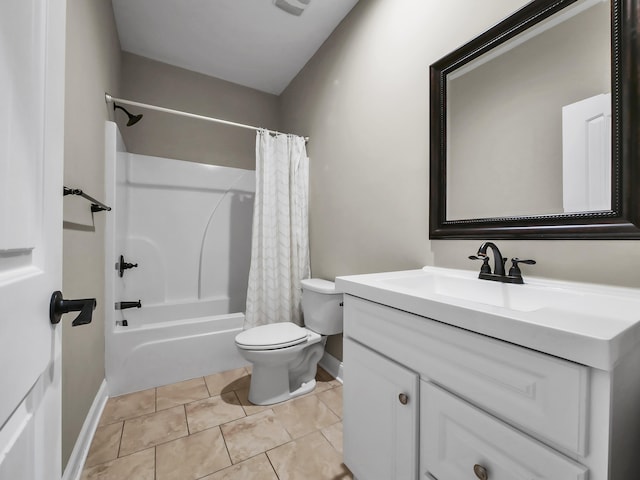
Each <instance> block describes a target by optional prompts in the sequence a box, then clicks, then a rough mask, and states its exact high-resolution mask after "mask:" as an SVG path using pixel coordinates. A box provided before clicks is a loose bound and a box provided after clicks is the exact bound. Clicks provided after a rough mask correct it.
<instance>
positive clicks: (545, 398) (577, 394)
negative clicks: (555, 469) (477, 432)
mask: <svg viewBox="0 0 640 480" xmlns="http://www.w3.org/2000/svg"><path fill="white" fill-rule="evenodd" d="M344 313H345V322H344V334H345V336H346V337H347V338H352V339H355V340H357V341H359V342H361V343H363V344H364V345H367V346H368V347H370V348H372V349H373V350H376V351H378V352H380V353H382V354H383V355H386V356H388V357H389V358H392V359H394V360H395V361H397V362H399V363H400V364H402V365H405V366H407V367H408V368H410V369H411V370H414V371H416V372H418V373H419V374H420V377H421V378H423V379H425V380H430V381H432V382H433V383H436V384H439V385H441V386H443V387H445V388H446V389H447V390H449V391H451V392H454V393H455V394H456V395H459V396H460V397H463V398H464V399H466V400H467V401H469V402H470V403H473V404H475V405H477V406H478V407H480V408H482V409H483V410H486V411H489V412H491V413H492V414H493V415H495V416H497V417H500V418H502V419H505V420H506V421H508V422H509V423H511V424H512V425H514V426H516V427H518V428H519V429H521V430H524V431H526V432H528V433H531V434H532V435H535V436H537V437H539V438H541V439H542V440H544V441H545V442H547V443H550V444H551V445H553V446H554V447H557V448H560V449H562V450H564V451H567V453H577V454H579V455H583V456H584V455H586V453H587V445H586V439H587V421H586V416H587V401H588V386H589V385H588V384H589V369H588V368H587V367H585V366H583V365H578V364H575V363H572V362H569V361H566V360H562V359H559V358H556V357H553V356H550V355H546V354H543V353H540V352H536V351H533V350H529V349H526V348H523V347H519V346H516V345H512V344H510V343H507V342H503V341H501V340H496V339H494V338H489V337H485V336H483V335H479V334H476V333H473V332H469V331H467V330H463V329H460V328H457V327H452V326H450V325H446V324H443V323H440V322H437V321H434V320H430V319H428V318H425V317H420V316H418V315H413V314H410V313H407V312H403V311H400V310H396V309H394V308H390V307H385V306H382V305H379V304H376V303H373V302H369V301H366V300H362V299H359V298H356V297H352V296H349V295H346V296H345V312H344Z"/></svg>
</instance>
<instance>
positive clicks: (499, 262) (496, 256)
mask: <svg viewBox="0 0 640 480" xmlns="http://www.w3.org/2000/svg"><path fill="white" fill-rule="evenodd" d="M487 248H491V250H492V251H493V274H494V275H500V276H502V277H504V275H505V272H504V262H506V261H507V259H506V258H503V257H502V253H500V249H499V248H498V246H497V245H496V244H495V243H493V242H484V243H483V244H482V245H480V248H479V249H478V256H479V257H480V258H483V257H486V256H487Z"/></svg>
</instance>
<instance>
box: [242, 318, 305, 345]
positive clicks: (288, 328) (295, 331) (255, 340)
mask: <svg viewBox="0 0 640 480" xmlns="http://www.w3.org/2000/svg"><path fill="white" fill-rule="evenodd" d="M308 335H309V331H308V330H307V329H305V328H302V327H299V326H298V325H296V324H295V323H291V322H280V323H272V324H270V325H261V326H259V327H253V328H249V329H248V330H245V331H244V332H241V333H239V334H238V335H237V336H236V345H238V347H239V348H242V349H244V350H276V349H279V348H286V347H292V346H294V345H298V344H300V343H303V342H305V341H306V340H307V337H308Z"/></svg>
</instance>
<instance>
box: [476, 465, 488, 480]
mask: <svg viewBox="0 0 640 480" xmlns="http://www.w3.org/2000/svg"><path fill="white" fill-rule="evenodd" d="M473 473H475V474H476V477H478V478H479V479H480V480H489V474H488V473H487V469H486V468H484V467H483V466H482V465H478V464H477V463H476V464H475V465H474V466H473Z"/></svg>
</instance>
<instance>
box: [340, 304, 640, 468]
mask: <svg viewBox="0 0 640 480" xmlns="http://www.w3.org/2000/svg"><path fill="white" fill-rule="evenodd" d="M347 293H348V292H347ZM436 310H437V309H436ZM434 312H435V313H437V311H434ZM344 337H345V340H344V380H345V381H344V459H345V464H346V465H347V466H348V467H349V468H350V469H351V470H352V471H353V472H354V475H355V477H356V478H357V479H358V480H394V479H395V480H412V479H416V478H417V479H420V480H422V479H430V480H433V479H436V480H463V479H469V480H471V479H474V478H478V479H481V480H484V479H487V480H517V479H523V480H525V479H526V480H529V479H536V480H633V479H635V478H640V468H636V467H635V457H637V455H638V454H640V450H637V447H638V443H639V442H638V439H639V437H640V415H639V413H640V406H639V405H638V402H637V401H638V399H639V398H640V392H639V390H640V389H639V387H638V383H639V382H638V381H631V379H632V378H634V377H639V378H640V369H639V368H638V366H639V365H640V355H639V354H638V353H637V349H636V350H634V351H633V352H632V353H630V354H627V355H626V357H624V358H623V359H622V360H621V361H620V362H619V363H618V364H617V365H616V366H615V367H613V368H612V370H610V371H605V370H601V369H595V368H592V367H590V366H587V365H583V364H580V363H577V362H573V361H569V360H566V359H563V358H558V357H557V356H552V355H548V354H546V353H542V352H539V351H535V350H532V349H529V348H525V347H522V346H518V345H514V344H512V343H509V342H505V341H502V340H499V339H496V338H492V337H489V336H486V335H481V334H478V333H475V332H473V331H469V330H467V329H462V328H458V327H455V326H451V325H448V324H446V323H443V322H440V321H437V320H434V319H431V318H426V317H424V316H421V315H416V314H413V313H408V312H406V311H402V310H400V309H397V308H392V307H389V306H386V305H381V304H379V303H374V302H372V301H369V300H366V299H363V298H358V297H356V296H353V295H349V294H346V295H345V300H344ZM403 394H404V395H407V398H405V397H402V396H401V395H403ZM400 400H403V401H405V400H406V402H403V401H400ZM403 403H406V405H405V404H403ZM634 449H635V450H634Z"/></svg>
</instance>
